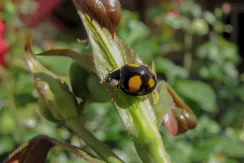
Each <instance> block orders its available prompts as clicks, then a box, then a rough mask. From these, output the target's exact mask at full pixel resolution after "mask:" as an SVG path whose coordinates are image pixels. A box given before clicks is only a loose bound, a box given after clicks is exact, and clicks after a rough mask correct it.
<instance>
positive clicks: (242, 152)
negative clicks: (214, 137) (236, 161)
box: [221, 138, 244, 158]
mask: <svg viewBox="0 0 244 163" xmlns="http://www.w3.org/2000/svg"><path fill="white" fill-rule="evenodd" d="M221 145H222V150H223V152H224V153H225V154H226V155H228V156H230V157H236V158H243V156H244V143H243V142H241V141H240V140H238V139H234V138H229V139H224V140H223V141H222V144H221Z"/></svg>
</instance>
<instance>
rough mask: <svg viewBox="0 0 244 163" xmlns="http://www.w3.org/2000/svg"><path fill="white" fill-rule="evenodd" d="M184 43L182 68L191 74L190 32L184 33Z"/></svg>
mask: <svg viewBox="0 0 244 163" xmlns="http://www.w3.org/2000/svg"><path fill="white" fill-rule="evenodd" d="M184 45H185V54H184V68H185V69H186V71H187V72H188V75H189V76H190V74H191V66H192V53H191V50H192V34H189V33H186V34H185V36H184Z"/></svg>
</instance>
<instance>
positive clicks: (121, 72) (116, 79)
mask: <svg viewBox="0 0 244 163" xmlns="http://www.w3.org/2000/svg"><path fill="white" fill-rule="evenodd" d="M106 82H108V83H109V84H110V85H111V86H115V85H116V86H117V87H118V88H120V89H121V90H122V91H123V92H125V93H126V94H128V95H131V96H143V95H147V94H149V93H151V92H152V91H153V90H154V88H155V87H156V85H157V80H156V77H155V75H154V74H153V73H152V71H151V70H150V69H149V68H147V67H146V66H144V65H140V64H126V65H124V66H122V67H121V68H119V69H116V70H115V71H113V72H111V73H110V74H108V76H107V77H106ZM115 83H116V84H115Z"/></svg>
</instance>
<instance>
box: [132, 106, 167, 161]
mask: <svg viewBox="0 0 244 163" xmlns="http://www.w3.org/2000/svg"><path fill="white" fill-rule="evenodd" d="M130 113H131V116H132V118H133V120H134V124H136V127H135V129H136V131H137V135H135V137H134V139H133V140H134V144H135V147H136V149H137V152H138V154H139V156H140V157H141V159H142V160H143V162H144V163H170V162H171V161H170V158H169V156H168V154H167V152H166V150H165V148H164V144H163V141H162V138H161V136H160V133H159V130H158V128H157V126H156V124H155V122H154V120H153V119H151V117H150V116H148V115H149V114H150V113H148V110H147V109H146V108H144V107H143V106H142V105H136V107H135V108H131V109H130Z"/></svg>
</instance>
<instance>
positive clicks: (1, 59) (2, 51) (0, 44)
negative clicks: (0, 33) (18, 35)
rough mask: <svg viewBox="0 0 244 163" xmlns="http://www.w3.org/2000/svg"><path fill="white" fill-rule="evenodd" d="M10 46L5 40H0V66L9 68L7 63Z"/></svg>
mask: <svg viewBox="0 0 244 163" xmlns="http://www.w3.org/2000/svg"><path fill="white" fill-rule="evenodd" d="M8 49H9V48H8V44H7V42H6V41H5V40H3V39H0V66H4V67H6V66H7V63H6V61H5V56H6V53H7V52H8Z"/></svg>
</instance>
